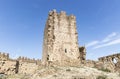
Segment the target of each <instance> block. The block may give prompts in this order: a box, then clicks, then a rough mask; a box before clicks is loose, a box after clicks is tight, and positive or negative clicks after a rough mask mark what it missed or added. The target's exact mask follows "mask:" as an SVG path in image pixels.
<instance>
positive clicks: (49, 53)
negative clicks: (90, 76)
mask: <svg viewBox="0 0 120 79" xmlns="http://www.w3.org/2000/svg"><path fill="white" fill-rule="evenodd" d="M42 63H43V64H50V63H53V64H57V65H78V64H80V52H79V45H78V33H77V30H76V18H75V16H74V15H70V16H67V15H66V13H65V12H64V11H61V12H60V13H57V12H56V10H53V11H50V12H49V15H48V20H47V23H46V27H45V31H44V43H43V56H42Z"/></svg>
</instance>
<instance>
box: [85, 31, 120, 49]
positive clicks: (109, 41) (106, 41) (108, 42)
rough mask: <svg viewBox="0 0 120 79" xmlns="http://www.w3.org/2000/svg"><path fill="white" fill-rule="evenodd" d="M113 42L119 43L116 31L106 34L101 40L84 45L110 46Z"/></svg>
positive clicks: (119, 39)
mask: <svg viewBox="0 0 120 79" xmlns="http://www.w3.org/2000/svg"><path fill="white" fill-rule="evenodd" d="M115 44H120V35H119V34H117V33H116V32H113V33H111V34H109V35H107V36H106V37H105V38H104V39H103V40H101V41H99V40H95V41H92V42H90V43H88V44H87V45H86V47H91V46H94V47H93V49H97V48H102V47H106V46H111V45H115Z"/></svg>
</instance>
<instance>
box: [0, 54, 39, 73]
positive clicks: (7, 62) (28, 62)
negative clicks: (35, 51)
mask: <svg viewBox="0 0 120 79" xmlns="http://www.w3.org/2000/svg"><path fill="white" fill-rule="evenodd" d="M39 65H41V60H39V59H38V60H35V59H30V58H27V57H19V58H18V59H16V60H15V59H10V58H9V54H7V53H0V74H7V75H9V74H17V73H21V74H30V73H33V72H35V71H36V70H37V69H38V66H39Z"/></svg>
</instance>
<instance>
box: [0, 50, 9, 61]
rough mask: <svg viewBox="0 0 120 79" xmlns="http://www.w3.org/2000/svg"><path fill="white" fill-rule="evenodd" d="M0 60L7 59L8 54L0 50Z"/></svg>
mask: <svg viewBox="0 0 120 79" xmlns="http://www.w3.org/2000/svg"><path fill="white" fill-rule="evenodd" d="M0 60H9V54H8V53H4V52H0Z"/></svg>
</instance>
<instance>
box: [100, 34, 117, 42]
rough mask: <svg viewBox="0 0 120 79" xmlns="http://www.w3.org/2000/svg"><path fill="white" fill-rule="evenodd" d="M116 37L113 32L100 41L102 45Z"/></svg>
mask: <svg viewBox="0 0 120 79" xmlns="http://www.w3.org/2000/svg"><path fill="white" fill-rule="evenodd" d="M115 36H117V33H116V32H113V33H111V34H109V35H108V36H107V37H106V38H105V39H103V40H102V42H103V43H105V42H109V41H111V40H112V39H113V37H115Z"/></svg>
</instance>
